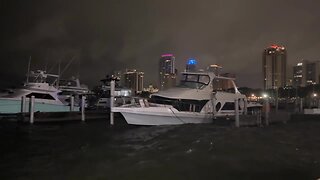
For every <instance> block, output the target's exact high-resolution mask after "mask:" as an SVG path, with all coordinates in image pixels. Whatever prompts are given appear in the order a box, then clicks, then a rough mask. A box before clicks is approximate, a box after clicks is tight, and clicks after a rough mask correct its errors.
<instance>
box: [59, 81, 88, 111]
mask: <svg viewBox="0 0 320 180" xmlns="http://www.w3.org/2000/svg"><path fill="white" fill-rule="evenodd" d="M55 87H57V88H58V89H59V90H60V92H59V93H58V98H59V99H60V100H61V101H62V102H64V103H65V104H70V98H71V96H73V97H74V105H75V106H79V105H80V103H81V102H80V101H81V96H83V95H84V96H87V95H89V94H91V92H90V90H89V88H88V86H86V85H84V84H80V80H79V79H78V78H75V77H71V78H70V79H59V83H58V84H56V85H55ZM85 107H87V104H86V105H85Z"/></svg>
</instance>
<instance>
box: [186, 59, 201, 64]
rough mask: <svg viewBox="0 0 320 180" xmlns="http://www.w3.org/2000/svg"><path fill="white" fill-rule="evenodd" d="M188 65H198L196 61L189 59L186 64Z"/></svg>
mask: <svg viewBox="0 0 320 180" xmlns="http://www.w3.org/2000/svg"><path fill="white" fill-rule="evenodd" d="M187 64H188V65H196V64H198V62H197V60H195V59H189V60H188V62H187Z"/></svg>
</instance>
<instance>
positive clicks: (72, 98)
mask: <svg viewBox="0 0 320 180" xmlns="http://www.w3.org/2000/svg"><path fill="white" fill-rule="evenodd" d="M70 111H71V112H72V111H74V97H73V96H71V97H70Z"/></svg>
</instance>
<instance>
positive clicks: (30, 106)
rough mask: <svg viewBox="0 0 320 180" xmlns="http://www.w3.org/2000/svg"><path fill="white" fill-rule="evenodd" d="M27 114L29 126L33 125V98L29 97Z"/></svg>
mask: <svg viewBox="0 0 320 180" xmlns="http://www.w3.org/2000/svg"><path fill="white" fill-rule="evenodd" d="M29 103H30V104H29V113H30V119H29V121H30V124H33V122H34V96H31V98H30V102H29Z"/></svg>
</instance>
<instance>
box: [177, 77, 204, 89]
mask: <svg viewBox="0 0 320 180" xmlns="http://www.w3.org/2000/svg"><path fill="white" fill-rule="evenodd" d="M209 82H210V77H209V76H208V75H200V74H183V76H182V78H181V82H180V85H179V86H180V87H188V88H193V89H202V88H204V87H205V86H207V85H208V84H209Z"/></svg>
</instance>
